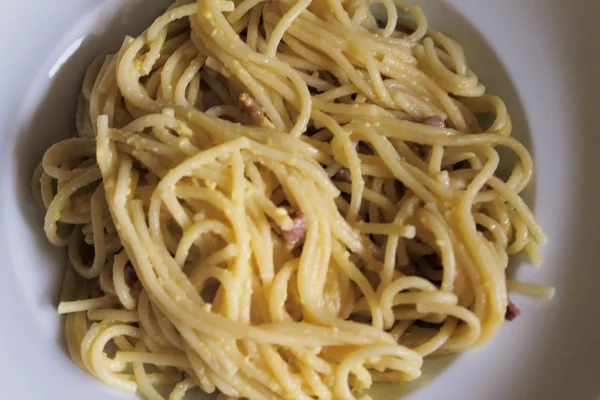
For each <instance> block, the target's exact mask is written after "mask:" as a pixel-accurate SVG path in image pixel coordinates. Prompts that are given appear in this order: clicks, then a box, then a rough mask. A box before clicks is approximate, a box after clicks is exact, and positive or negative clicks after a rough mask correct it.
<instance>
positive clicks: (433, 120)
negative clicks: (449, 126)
mask: <svg viewBox="0 0 600 400" xmlns="http://www.w3.org/2000/svg"><path fill="white" fill-rule="evenodd" d="M421 123H422V124H423V125H429V126H433V127H436V128H445V127H446V121H444V120H443V119H442V117H440V116H439V115H434V116H432V117H427V118H425V119H424V120H423V121H421Z"/></svg>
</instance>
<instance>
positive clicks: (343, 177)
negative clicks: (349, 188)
mask: <svg viewBox="0 0 600 400" xmlns="http://www.w3.org/2000/svg"><path fill="white" fill-rule="evenodd" d="M333 180H334V181H339V182H348V183H352V174H351V173H350V171H349V170H348V169H347V168H342V169H340V171H339V172H338V173H337V174H335V175H334V176H333Z"/></svg>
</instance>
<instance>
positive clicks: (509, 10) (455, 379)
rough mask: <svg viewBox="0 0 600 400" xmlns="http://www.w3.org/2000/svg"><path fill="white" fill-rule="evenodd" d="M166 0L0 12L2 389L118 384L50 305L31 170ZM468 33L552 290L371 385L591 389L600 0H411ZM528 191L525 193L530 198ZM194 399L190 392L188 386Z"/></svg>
mask: <svg viewBox="0 0 600 400" xmlns="http://www.w3.org/2000/svg"><path fill="white" fill-rule="evenodd" d="M166 4H168V1H164V0H160V1H150V0H146V1H144V0H128V1H121V0H77V1H72V0H52V1H42V0H21V1H19V2H13V3H11V5H10V7H4V8H3V16H2V24H0V50H1V54H2V60H1V61H0V76H1V77H2V79H0V123H1V126H2V130H1V131H0V139H1V140H2V142H1V143H2V146H1V147H0V151H1V152H2V156H1V158H0V162H1V163H2V168H1V171H2V174H1V175H0V188H1V191H0V201H1V207H0V211H1V212H2V230H1V231H0V254H2V255H3V259H2V266H3V270H2V281H1V283H0V317H1V319H2V321H3V325H2V329H0V360H2V363H1V366H0V376H2V377H3V379H2V389H3V392H2V398H14V399H54V398H61V399H62V398H68V399H70V398H73V399H79V398H85V399H86V400H99V399H118V398H124V397H125V396H127V395H124V394H122V393H120V392H118V391H116V390H114V389H111V388H109V387H106V386H105V385H104V384H102V383H100V382H99V381H97V380H96V379H94V378H92V377H91V376H89V375H88V374H87V373H85V372H84V371H82V370H80V369H79V368H78V367H77V366H76V365H75V364H74V363H72V362H71V360H70V359H69V357H68V355H67V353H66V351H65V349H64V346H63V342H62V332H61V323H60V322H61V321H60V318H59V317H58V315H57V314H56V305H57V297H58V291H59V285H60V282H61V279H62V274H63V269H64V267H63V265H64V254H63V251H62V250H57V249H54V248H52V246H51V245H49V244H48V243H47V241H46V240H45V237H44V235H43V232H42V218H43V216H42V214H41V212H40V211H39V210H38V209H37V207H36V205H35V204H34V202H33V199H32V198H31V195H30V192H29V179H30V176H31V173H32V171H33V168H34V167H35V165H36V163H37V162H38V161H39V160H40V158H41V156H42V154H43V151H44V150H45V149H46V148H47V147H49V146H50V145H51V144H52V143H54V142H56V141H57V140H59V139H61V138H64V137H68V136H71V135H72V134H73V133H74V118H73V116H74V111H75V99H76V94H77V93H78V91H79V89H80V85H81V81H82V78H83V73H84V70H85V68H86V66H87V64H88V63H89V62H90V61H91V60H92V58H93V56H94V55H95V54H97V53H99V52H101V51H108V50H113V51H114V50H115V49H116V48H117V46H118V45H119V44H120V42H121V41H122V38H123V37H124V36H125V35H126V34H130V35H133V34H136V33H139V32H140V31H141V30H142V29H143V28H144V27H145V26H147V25H148V24H149V23H150V22H151V21H152V19H153V17H155V16H156V15H157V14H158V13H159V12H160V11H161V10H162V9H164V7H165V6H166ZM419 4H421V5H422V6H423V7H424V9H425V11H426V14H427V16H428V17H429V19H430V21H431V23H432V25H433V26H435V27H436V28H438V29H440V30H442V31H444V32H446V33H448V34H449V35H450V36H452V37H454V38H455V39H457V40H459V41H460V42H462V43H463V45H464V47H465V50H466V53H467V56H468V59H469V61H470V64H471V66H472V67H473V69H474V70H475V72H476V73H477V74H478V75H479V76H480V78H481V79H482V80H483V82H484V83H485V84H486V85H487V87H488V88H489V90H490V91H491V92H494V93H496V94H499V95H501V96H502V97H504V99H505V100H506V101H507V103H508V107H509V110H510V112H511V113H512V116H513V120H514V123H515V127H516V133H515V134H516V135H517V136H518V137H519V138H520V139H521V140H523V141H524V142H525V143H526V144H527V145H528V146H529V148H530V149H531V150H532V152H533V155H534V158H535V162H536V184H535V187H534V188H533V189H532V190H531V191H530V192H529V193H528V194H527V196H526V197H527V200H528V201H529V203H530V205H531V206H532V207H533V209H534V211H535V214H536V216H537V217H538V219H539V220H540V222H541V224H542V226H543V227H544V228H545V229H546V231H547V233H548V235H549V236H550V239H551V240H550V243H549V244H548V245H546V246H545V247H544V248H543V250H542V256H543V258H544V263H543V267H542V269H536V268H533V267H530V266H528V265H527V264H526V263H525V262H517V263H516V264H519V268H518V271H516V274H517V275H518V276H519V278H520V279H523V280H528V281H533V282H539V283H543V284H549V285H553V286H555V287H556V291H557V295H556V297H555V298H554V299H553V300H551V301H545V300H539V299H531V298H527V297H524V296H514V299H515V300H516V301H517V302H518V304H519V306H520V308H521V309H522V311H523V312H522V316H521V317H520V318H519V319H518V320H516V321H515V322H513V323H510V324H506V325H505V326H504V327H503V328H502V330H501V332H500V334H499V335H498V337H497V338H496V339H495V340H494V341H493V342H492V343H491V344H489V345H487V346H485V347H483V348H481V349H478V350H474V351H471V352H469V353H467V354H464V355H462V356H459V357H457V358H456V359H454V358H442V359H436V360H431V361H428V367H427V369H426V371H425V377H424V378H423V379H422V380H421V381H419V383H417V384H413V385H406V386H404V387H401V388H398V387H391V388H390V387H389V386H388V387H383V388H379V390H380V391H382V394H381V396H380V397H379V398H382V399H397V398H400V397H401V396H402V395H403V394H404V395H406V398H409V399H411V400H419V399H432V398H435V399H462V400H470V399H486V400H505V399H509V400H510V399H516V400H520V399H545V400H553V399H557V400H561V399H581V400H587V399H598V398H599V396H600V379H598V374H599V373H600V345H599V344H598V342H599V341H600V318H599V317H600V290H599V289H598V286H599V285H598V284H599V283H600V266H599V265H598V262H597V258H598V253H599V251H598V250H600V249H599V247H600V241H599V239H600V211H599V210H600V188H599V185H598V183H599V178H598V176H597V173H598V172H600V134H599V133H598V130H599V129H598V128H599V127H600V118H599V116H598V114H599V113H600V112H599V111H598V108H599V106H600V102H599V100H598V94H599V93H600V73H599V71H600V24H599V23H598V22H597V16H598V15H600V2H599V1H597V0H579V1H577V2H576V4H577V6H576V7H575V6H574V3H573V2H568V1H565V0H504V1H499V0H498V1H495V0H494V1H492V0H487V1H481V0H446V1H444V2H441V1H440V0H422V1H420V2H419ZM534 195H535V196H534ZM200 398H202V397H199V399H200Z"/></svg>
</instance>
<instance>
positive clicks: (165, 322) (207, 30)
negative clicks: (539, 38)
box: [33, 0, 551, 400]
mask: <svg viewBox="0 0 600 400" xmlns="http://www.w3.org/2000/svg"><path fill="white" fill-rule="evenodd" d="M371 3H372V2H371V1H365V0H351V1H341V0H313V1H311V0H301V1H283V0H282V1H264V0H234V1H229V0H202V1H198V2H190V1H177V2H176V3H175V4H174V5H172V6H171V7H170V8H169V9H168V10H167V11H166V12H165V13H164V14H163V15H161V16H160V17H158V18H157V19H156V20H155V21H154V23H153V24H152V26H150V27H149V28H148V29H147V30H146V31H145V32H144V33H143V34H141V35H140V36H138V37H136V38H133V37H127V38H125V40H124V41H123V44H122V46H121V49H120V50H119V52H118V53H116V54H114V55H110V56H107V57H105V56H103V57H99V58H98V59H96V60H95V61H94V62H93V63H92V65H91V66H90V67H89V69H88V72H87V75H86V77H85V81H84V83H83V89H82V93H81V95H80V98H79V105H78V110H77V136H76V137H74V138H71V139H67V140H64V141H62V142H60V143H57V144H55V145H54V146H52V147H51V148H50V149H49V150H48V151H47V152H46V154H45V155H44V157H43V160H42V162H41V164H40V166H39V167H38V169H37V170H36V172H35V174H34V179H33V186H34V191H35V192H36V193H38V194H39V198H40V200H41V202H42V203H43V204H44V206H45V208H46V210H47V211H46V217H45V223H44V229H45V232H46V235H47V237H48V240H49V241H50V242H51V243H52V244H54V245H56V246H61V247H65V248H67V249H68V265H67V272H66V275H65V281H64V288H63V294H62V299H61V303H60V305H59V308H58V311H59V313H61V314H66V322H65V325H66V338H67V344H68V349H69V352H70V354H71V357H72V358H73V360H74V361H75V362H76V363H77V364H79V365H80V366H82V367H83V368H85V369H86V370H87V371H89V372H90V373H91V374H93V375H95V376H96V377H98V378H99V379H101V380H102V381H104V382H106V383H107V384H109V385H112V386H114V387H117V388H119V389H122V390H125V391H128V392H136V391H139V392H140V393H141V394H142V395H143V396H145V398H148V399H163V398H165V397H164V396H165V394H164V393H165V391H164V390H163V389H165V388H166V390H167V392H168V393H169V394H168V398H169V399H171V400H176V399H183V398H184V397H185V396H186V393H187V392H188V391H189V390H191V389H193V388H195V387H199V388H201V389H202V390H203V391H204V392H207V393H212V392H218V393H219V395H220V396H221V397H220V398H221V399H238V398H247V399H252V400H259V399H265V400H270V399H277V398H282V399H354V398H355V395H357V394H359V393H361V392H363V391H364V390H367V389H368V388H369V387H370V386H371V385H372V384H373V382H401V381H410V380H414V379H417V378H419V376H420V375H421V367H422V363H423V359H424V357H426V356H428V355H430V354H433V353H436V354H443V353H448V352H460V351H464V350H467V349H470V348H473V347H475V346H479V345H481V344H483V343H485V342H487V341H488V340H490V339H491V338H492V337H493V336H494V335H495V334H496V332H497V331H498V329H499V327H500V326H501V324H502V323H503V321H504V319H505V314H506V310H507V305H508V304H509V300H508V298H507V281H506V277H505V275H506V274H505V269H506V267H507V264H508V260H509V257H510V256H512V255H514V254H517V253H520V252H522V251H525V252H527V253H529V254H530V256H531V257H532V259H536V260H537V258H538V256H537V246H538V244H540V243H543V242H545V241H546V237H545V235H544V233H543V231H542V229H541V228H540V227H539V226H538V224H537V223H536V221H535V219H534V217H533V216H532V214H531V212H530V211H529V209H528V208H527V206H526V204H525V203H524V201H523V200H522V198H521V197H520V195H519V193H520V192H521V191H522V190H523V189H524V188H525V187H526V186H527V184H528V183H529V182H530V180H531V178H532V173H533V162H532V159H531V156H530V154H529V153H528V151H527V150H526V149H525V147H524V146H523V145H522V144H521V143H520V142H518V141H517V140H515V139H514V138H512V137H511V136H510V134H511V129H512V125H511V120H510V117H509V114H508V112H507V110H506V107H505V105H504V103H503V102H502V100H501V99H500V98H498V97H496V96H493V95H490V94H487V93H486V92H485V88H484V86H483V85H482V84H481V83H480V82H479V80H478V79H477V77H476V76H475V74H474V73H473V72H472V71H471V70H470V69H469V67H468V65H467V61H466V59H465V56H464V54H463V51H462V49H461V47H460V46H459V45H458V44H457V43H456V42H455V41H453V40H452V39H450V38H448V37H446V36H444V35H443V34H441V33H439V32H437V31H435V30H433V29H431V28H429V27H428V25H427V21H426V19H425V17H424V15H423V14H422V12H421V10H420V9H419V8H418V7H416V6H404V5H400V4H397V3H396V2H395V1H392V0H380V1H378V3H380V4H381V5H383V8H384V9H385V11H386V14H387V15H386V19H385V20H386V21H387V22H386V23H385V24H384V25H380V24H379V23H378V21H377V20H376V19H375V18H374V16H373V14H372V12H371ZM484 115H485V116H489V115H491V116H492V117H493V118H492V120H491V123H488V124H484V123H483V122H481V121H483V120H484V119H483V118H480V117H482V116H484ZM499 147H505V148H508V149H509V150H511V151H512V152H513V153H514V154H516V156H517V158H518V161H517V162H516V163H514V165H512V170H511V173H510V175H508V176H506V177H504V179H502V178H500V177H498V176H496V171H497V169H498V166H499V164H500V161H501V159H500V155H499V153H498V151H497V148H499ZM512 285H513V286H514V287H516V288H517V289H521V290H526V289H527V285H524V284H519V283H512ZM534 289H535V292H536V294H541V295H551V292H550V291H549V289H544V288H541V287H537V286H536V287H534ZM513 314H514V313H513Z"/></svg>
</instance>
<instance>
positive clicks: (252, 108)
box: [240, 93, 267, 125]
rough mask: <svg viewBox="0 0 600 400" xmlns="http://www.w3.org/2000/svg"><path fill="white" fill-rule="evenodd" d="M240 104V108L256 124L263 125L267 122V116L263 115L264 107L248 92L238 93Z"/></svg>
mask: <svg viewBox="0 0 600 400" xmlns="http://www.w3.org/2000/svg"><path fill="white" fill-rule="evenodd" d="M240 106H241V108H242V110H243V111H244V112H245V113H246V114H248V116H249V117H250V118H252V120H253V121H254V122H256V123H257V124H259V125H263V124H264V123H266V122H267V117H265V109H264V108H263V106H262V104H260V102H259V101H258V100H256V99H255V98H254V97H252V96H250V95H249V94H248V93H242V94H241V95H240Z"/></svg>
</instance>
